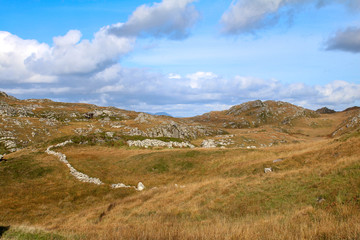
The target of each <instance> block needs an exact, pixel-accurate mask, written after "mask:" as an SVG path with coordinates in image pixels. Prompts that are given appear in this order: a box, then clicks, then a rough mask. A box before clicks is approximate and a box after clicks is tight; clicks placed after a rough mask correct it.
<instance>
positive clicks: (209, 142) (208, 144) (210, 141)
mask: <svg viewBox="0 0 360 240" xmlns="http://www.w3.org/2000/svg"><path fill="white" fill-rule="evenodd" d="M201 147H203V148H216V143H215V140H214V139H205V140H204V141H203V142H202V143H201Z"/></svg>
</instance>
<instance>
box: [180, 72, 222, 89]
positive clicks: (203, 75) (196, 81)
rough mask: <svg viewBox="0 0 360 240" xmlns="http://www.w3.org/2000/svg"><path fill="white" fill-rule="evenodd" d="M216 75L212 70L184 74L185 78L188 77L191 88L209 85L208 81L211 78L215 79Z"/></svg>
mask: <svg viewBox="0 0 360 240" xmlns="http://www.w3.org/2000/svg"><path fill="white" fill-rule="evenodd" d="M217 77H218V76H217V75H216V74H214V73H212V72H196V73H192V74H188V75H186V78H188V79H189V80H190V81H189V86H190V87H191V88H198V89H200V88H202V87H204V86H205V85H207V86H209V83H210V82H211V80H214V79H217Z"/></svg>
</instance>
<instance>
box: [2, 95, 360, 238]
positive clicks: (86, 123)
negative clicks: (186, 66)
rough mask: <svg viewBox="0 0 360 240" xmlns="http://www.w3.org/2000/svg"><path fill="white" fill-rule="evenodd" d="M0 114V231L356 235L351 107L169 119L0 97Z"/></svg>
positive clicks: (252, 105) (10, 234)
mask: <svg viewBox="0 0 360 240" xmlns="http://www.w3.org/2000/svg"><path fill="white" fill-rule="evenodd" d="M0 119H1V121H0V154H1V155H3V154H5V155H4V156H3V158H2V159H0V192H1V193H2V194H1V197H0V236H1V235H2V239H358V238H360V224H359V221H358V219H359V218H360V215H359V213H360V197H359V196H360V186H359V184H358V183H359V182H360V178H359V176H360V160H359V157H358V156H359V155H360V148H359V147H358V146H360V109H359V108H356V107H353V108H349V109H347V110H345V111H342V112H331V113H330V112H329V111H318V112H316V111H312V110H309V109H305V108H302V107H299V106H295V105H293V104H290V103H286V102H277V101H264V102H263V101H260V100H256V101H251V102H246V103H242V104H240V105H236V106H233V107H231V108H230V109H228V110H225V111H215V112H210V113H206V114H203V115H201V116H196V117H192V118H174V117H170V116H165V115H161V116H156V115H151V114H147V113H141V112H134V111H127V110H123V109H118V108H114V107H99V106H95V105H91V104H80V103H61V102H54V101H51V100H48V99H27V100H19V99H16V98H14V97H12V96H9V95H7V94H6V93H0ZM140 183H141V184H140Z"/></svg>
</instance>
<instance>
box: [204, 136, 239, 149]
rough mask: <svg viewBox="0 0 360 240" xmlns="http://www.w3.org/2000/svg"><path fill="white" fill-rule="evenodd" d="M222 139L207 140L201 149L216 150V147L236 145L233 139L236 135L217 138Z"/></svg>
mask: <svg viewBox="0 0 360 240" xmlns="http://www.w3.org/2000/svg"><path fill="white" fill-rule="evenodd" d="M216 137H219V138H221V139H219V140H214V139H205V140H203V141H202V143H201V147H203V148H215V147H222V148H224V147H225V146H228V145H231V144H234V143H235V142H234V141H233V140H232V139H231V137H234V135H224V136H216Z"/></svg>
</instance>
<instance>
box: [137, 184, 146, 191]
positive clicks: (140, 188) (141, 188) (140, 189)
mask: <svg viewBox="0 0 360 240" xmlns="http://www.w3.org/2000/svg"><path fill="white" fill-rule="evenodd" d="M144 189H145V186H144V184H143V183H142V182H139V183H138V185H137V188H136V190H138V191H142V190H144Z"/></svg>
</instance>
